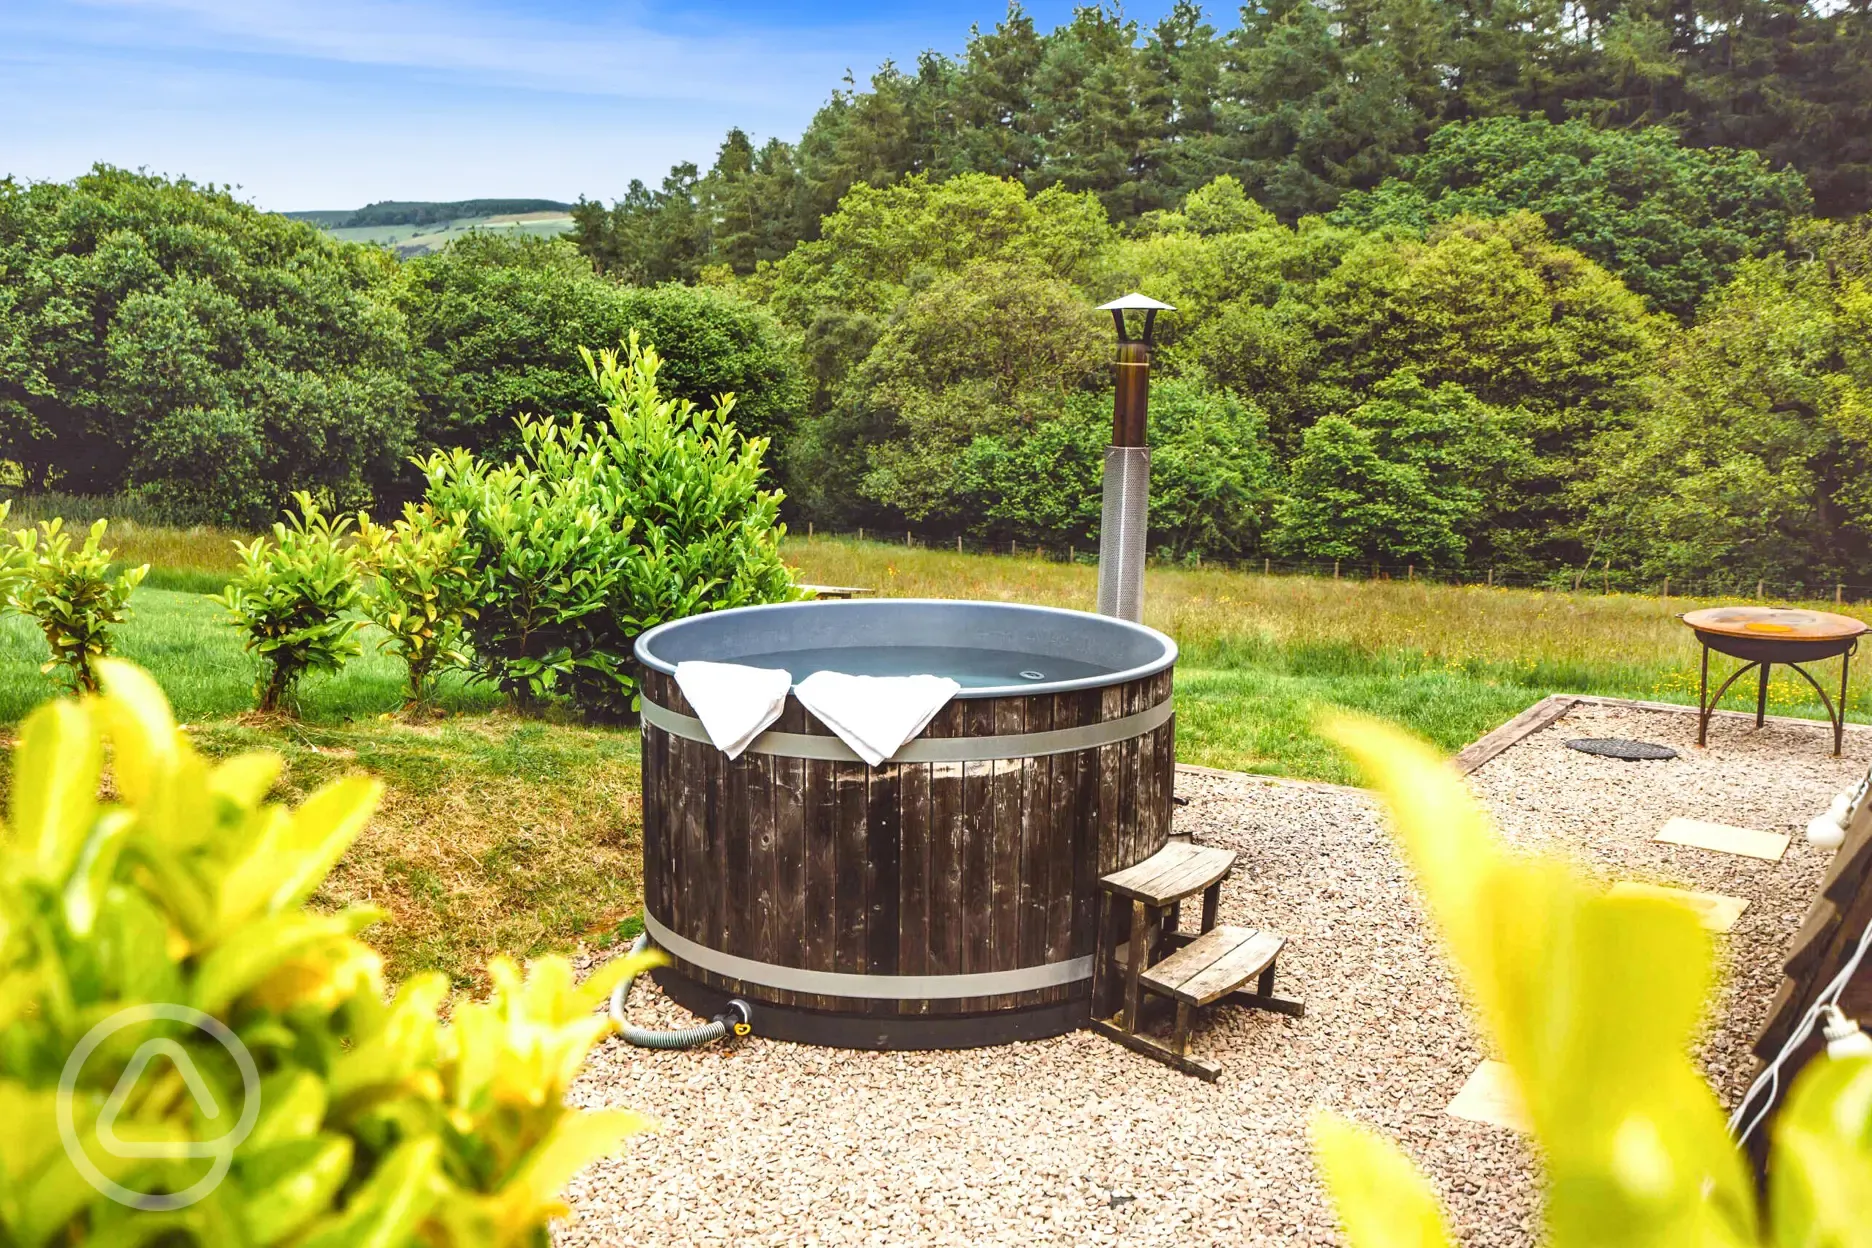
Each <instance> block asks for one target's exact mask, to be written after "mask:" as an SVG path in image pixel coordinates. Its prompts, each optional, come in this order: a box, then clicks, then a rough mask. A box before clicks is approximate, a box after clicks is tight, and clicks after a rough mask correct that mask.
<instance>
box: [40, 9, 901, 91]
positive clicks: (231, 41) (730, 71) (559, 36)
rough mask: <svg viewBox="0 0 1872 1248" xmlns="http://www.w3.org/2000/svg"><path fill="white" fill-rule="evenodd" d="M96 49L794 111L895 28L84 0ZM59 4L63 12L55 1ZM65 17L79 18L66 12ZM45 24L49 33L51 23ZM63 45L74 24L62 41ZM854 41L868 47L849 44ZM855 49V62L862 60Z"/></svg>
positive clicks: (879, 46) (878, 47) (875, 52)
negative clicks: (830, 33)
mask: <svg viewBox="0 0 1872 1248" xmlns="http://www.w3.org/2000/svg"><path fill="white" fill-rule="evenodd" d="M75 4H76V5H77V6H82V7H83V8H84V9H87V10H90V11H91V12H92V13H94V14H95V15H96V16H97V17H98V18H100V19H102V20H100V21H97V22H96V23H95V24H89V29H88V30H87V31H86V32H85V34H86V35H87V36H88V37H89V38H90V39H92V40H96V41H100V42H108V43H112V44H117V45H119V46H136V47H142V48H145V49H153V48H164V49H168V50H172V51H183V50H194V51H199V52H210V53H233V54H249V55H251V54H262V55H271V56H279V57H286V58H295V59H303V60H310V61H323V62H331V63H337V64H343V65H354V66H375V67H396V68H401V69H407V70H417V71H427V72H431V73H437V74H443V75H447V76H449V77H452V78H462V79H471V80H474V81H478V82H484V83H487V84H489V85H500V86H508V87H521V88H527V89H533V90H544V91H554V92H565V93H571V94H580V95H596V96H614V97H623V98H631V99H698V100H711V101H716V102H743V103H749V104H776V103H782V102H786V103H792V102H794V101H796V100H797V99H798V97H799V94H800V92H801V91H802V90H811V91H815V92H817V93H818V94H820V95H823V94H824V93H825V92H826V91H828V90H830V88H831V87H832V86H833V85H834V84H835V83H836V82H837V80H838V77H839V75H840V74H842V73H843V72H844V70H845V68H846V67H847V66H848V65H850V64H852V63H853V61H854V59H857V60H858V63H860V64H864V63H865V58H867V57H874V58H882V57H883V56H884V55H887V54H888V45H889V43H890V42H891V39H890V32H889V31H888V30H887V29H886V28H869V29H864V30H841V31H840V32H839V39H838V42H839V43H840V44H842V45H843V46H842V47H841V49H840V50H839V51H836V52H834V51H830V50H828V49H827V48H826V46H825V45H826V39H825V37H824V35H825V32H813V31H799V30H766V31H759V30H755V31H749V30H741V31H736V32H730V31H722V32H720V33H717V34H712V35H709V36H707V37H701V36H697V35H695V34H684V33H676V32H670V31H659V30H657V29H653V28H652V27H650V26H649V25H647V24H645V23H644V22H643V21H642V20H641V18H638V17H623V16H613V17H611V18H609V19H604V20H600V19H590V20H579V21H568V20H565V19H563V18H560V17H558V16H556V15H554V14H551V13H530V14H525V15H521V14H518V13H513V12H500V11H495V10H491V9H488V8H484V7H475V6H469V5H463V4H440V3H425V2H423V0H387V2H363V0H326V2H324V3H318V4H307V3H299V2H294V0H75ZM59 7H64V6H59ZM67 11H68V12H70V10H69V9H68V10H67ZM42 29H44V30H45V33H47V34H48V35H51V34H54V33H55V32H54V30H53V28H52V27H51V25H50V24H49V23H48V24H46V25H45V26H44V27H42ZM59 33H63V34H65V35H66V36H67V37H69V35H70V33H71V32H70V31H69V28H66V29H65V30H63V31H62V32H59ZM854 44H859V45H871V46H869V47H854V46H853V45H854ZM854 53H856V58H855V57H854Z"/></svg>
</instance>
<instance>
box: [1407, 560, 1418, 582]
mask: <svg viewBox="0 0 1872 1248" xmlns="http://www.w3.org/2000/svg"><path fill="white" fill-rule="evenodd" d="M1416 579H1417V565H1416V564H1414V563H1407V564H1405V565H1404V580H1405V582H1406V583H1409V582H1412V581H1415V580H1416Z"/></svg>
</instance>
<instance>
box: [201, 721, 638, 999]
mask: <svg viewBox="0 0 1872 1248" xmlns="http://www.w3.org/2000/svg"><path fill="white" fill-rule="evenodd" d="M193 735H194V738H195V740H196V741H197V742H198V744H200V745H201V747H202V748H203V749H204V751H206V752H208V753H210V754H215V755H226V754H231V753H235V752H238V751H241V750H248V749H271V750H275V751H277V752H279V753H280V754H282V755H284V757H285V759H286V764H287V765H286V770H285V773H284V775H283V777H282V780H281V785H280V789H281V792H280V795H281V796H282V797H283V798H285V799H286V800H289V801H292V802H298V801H300V800H303V798H304V797H305V795H306V794H308V793H310V792H311V791H312V790H313V789H315V788H317V787H318V786H319V785H320V784H323V783H325V782H326V781H328V780H331V779H334V778H336V777H338V776H341V775H345V774H350V773H355V772H359V771H363V772H367V773H369V774H371V775H374V776H377V777H378V778H379V779H381V780H382V781H383V782H384V786H385V791H384V800H383V803H382V805H381V806H380V807H379V809H378V811H377V814H376V816H375V817H374V818H373V819H372V820H371V822H370V825H369V826H368V827H367V828H366V829H365V831H364V833H363V835H362V836H360V837H359V838H358V841H357V843H356V844H355V845H354V846H353V847H352V849H351V851H350V852H349V853H347V854H346V855H345V857H344V858H343V860H342V861H341V862H340V863H339V865H338V869H337V870H336V871H335V872H333V874H332V876H331V878H330V879H329V880H328V881H327V882H326V884H325V887H324V888H323V889H321V890H320V892H319V894H318V897H317V898H316V899H315V900H316V903H317V904H322V905H332V906H336V905H342V904H345V903H351V902H362V903H369V904H372V905H376V906H380V907H382V908H383V909H384V910H386V911H387V912H388V913H389V919H388V921H387V922H384V923H382V924H379V925H378V926H377V927H375V928H372V929H371V930H370V931H369V932H368V933H366V939H368V940H370V941H371V943H372V944H373V945H375V946H376V947H377V948H378V949H379V951H380V952H382V953H383V954H384V955H385V957H386V959H387V961H388V962H389V964H390V967H391V969H392V970H393V971H394V972H395V973H396V974H398V975H404V974H408V973H409V972H411V971H418V970H427V969H438V970H442V971H445V972H447V973H448V974H449V975H450V976H451V977H452V978H454V979H455V980H456V982H457V983H463V984H465V983H469V982H472V981H473V980H474V979H475V978H476V977H477V976H478V975H479V974H480V971H481V968H482V967H483V966H484V965H485V964H486V962H487V959H488V958H489V957H490V956H491V955H493V954H495V953H506V954H511V955H515V956H520V957H527V956H532V955H535V954H539V953H543V952H546V951H548V950H551V949H564V948H566V947H568V946H570V945H573V944H575V943H577V942H578V941H579V940H581V939H595V940H598V941H599V942H601V943H602V942H604V941H606V940H608V939H609V937H610V936H611V934H612V933H614V932H615V931H616V930H617V929H618V927H619V925H620V923H622V922H624V921H625V920H626V919H627V917H629V916H631V915H633V914H635V912H636V910H637V908H638V906H639V904H640V902H641V894H640V891H639V882H640V860H641V849H642V839H641V838H642V827H643V825H642V818H641V803H640V800H639V787H638V781H639V776H638V762H637V735H636V733H634V732H629V731H607V730H601V729H592V728H582V727H575V726H568V725H559V724H547V723H541V722H539V721H536V720H523V719H518V718H516V717H514V716H511V715H507V714H494V715H475V716H456V717H450V718H448V719H445V720H441V721H438V722H435V723H433V724H422V725H406V724H402V723H398V722H386V721H379V720H370V721H363V722H359V723H353V724H349V725H344V726H338V727H333V726H323V725H320V726H313V725H302V724H286V725H277V726H263V725H257V724H244V723H241V722H239V721H236V720H223V721H217V722H213V723H209V724H205V725H202V726H200V727H198V728H196V729H195V730H194V732H193Z"/></svg>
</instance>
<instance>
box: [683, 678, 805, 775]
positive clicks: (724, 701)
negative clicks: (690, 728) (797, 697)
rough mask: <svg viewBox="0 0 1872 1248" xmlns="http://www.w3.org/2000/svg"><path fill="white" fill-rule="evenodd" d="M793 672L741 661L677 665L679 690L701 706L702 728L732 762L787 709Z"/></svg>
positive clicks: (691, 703)
mask: <svg viewBox="0 0 1872 1248" xmlns="http://www.w3.org/2000/svg"><path fill="white" fill-rule="evenodd" d="M792 685H793V673H791V672H787V671H782V670H781V669H779V668H776V667H746V666H744V665H742V664H740V663H703V662H684V663H678V664H677V665H676V687H677V688H679V689H681V690H682V695H683V697H685V698H687V699H689V705H690V706H692V707H694V708H695V713H696V718H697V719H699V720H701V721H702V730H703V731H704V732H706V733H708V738H709V740H710V741H712V742H714V744H715V748H716V749H718V750H720V751H721V752H722V753H724V754H726V755H727V756H728V757H729V758H739V757H741V752H742V751H743V750H745V749H747V747H748V746H750V745H752V744H753V743H754V738H755V737H758V736H760V734H761V733H763V732H765V731H767V726H768V725H769V724H771V723H773V722H774V720H776V719H779V718H780V712H782V711H784V710H786V699H787V690H788V689H790V688H791V687H792Z"/></svg>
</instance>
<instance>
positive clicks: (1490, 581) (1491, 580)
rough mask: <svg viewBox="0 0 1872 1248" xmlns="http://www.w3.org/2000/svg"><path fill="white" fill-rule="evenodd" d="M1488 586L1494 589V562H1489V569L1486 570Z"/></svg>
mask: <svg viewBox="0 0 1872 1248" xmlns="http://www.w3.org/2000/svg"><path fill="white" fill-rule="evenodd" d="M1488 587H1489V588H1490V589H1494V588H1495V565H1494V564H1492V563H1491V564H1489V570H1488Z"/></svg>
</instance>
